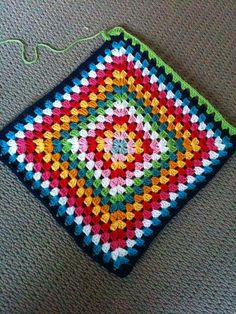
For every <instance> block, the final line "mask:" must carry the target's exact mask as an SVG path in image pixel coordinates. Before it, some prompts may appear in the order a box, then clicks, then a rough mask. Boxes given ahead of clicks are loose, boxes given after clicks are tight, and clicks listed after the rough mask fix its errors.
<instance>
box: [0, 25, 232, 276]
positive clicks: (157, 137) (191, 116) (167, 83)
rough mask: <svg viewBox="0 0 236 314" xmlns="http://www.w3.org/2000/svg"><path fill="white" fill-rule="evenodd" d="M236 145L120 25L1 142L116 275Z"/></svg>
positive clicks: (223, 125) (4, 153) (10, 159)
mask: <svg viewBox="0 0 236 314" xmlns="http://www.w3.org/2000/svg"><path fill="white" fill-rule="evenodd" d="M235 149H236V129H235V128H234V127H232V126H230V125H229V123H227V122H226V121H225V120H224V119H223V117H222V116H221V115H220V114H219V113H218V112H217V111H216V110H215V109H214V108H213V106H212V105H211V104H209V102H208V101H207V100H206V99H204V98H203V97H202V96H201V95H200V94H199V93H198V92H196V91H195V90H194V89H193V88H192V87H191V86H189V85H188V84H187V83H186V82H185V81H183V80H182V79H181V78H180V77H179V76H178V75H177V74H176V73H175V72H174V71H173V70H172V69H171V68H170V67H169V66H168V65H166V64H165V63H164V62H163V61H162V60H161V59H160V58H159V57H158V56H156V54H155V53H154V52H152V51H151V50H150V48H148V47H147V46H145V45H144V44H143V43H141V42H140V41H139V40H138V39H136V38H135V37H134V36H132V35H130V34H129V33H127V32H126V31H125V30H123V29H122V28H114V29H113V30H111V31H110V32H108V33H107V40H106V42H105V43H104V44H103V45H102V47H101V48H100V49H98V50H97V51H96V52H95V53H94V54H93V55H92V56H91V57H90V58H89V59H88V60H87V61H86V62H85V63H83V64H82V65H81V66H79V68H78V69H77V70H76V71H74V72H73V73H72V74H71V75H70V76H69V77H68V78H67V79H66V80H64V81H63V82H62V83H61V84H60V85H59V86H57V87H56V88H55V89H54V90H53V91H51V92H50V93H49V94H48V95H46V96H45V97H43V98H42V99H41V100H39V101H37V102H36V103H35V104H34V105H33V106H31V107H30V108H29V109H27V110H26V111H24V112H23V113H22V114H21V115H20V116H19V117H18V118H17V119H16V120H15V121H13V122H12V123H10V124H9V125H8V126H7V127H5V128H4V130H3V131H2V132H1V139H0V157H1V160H3V161H4V162H5V163H6V164H8V165H9V167H10V168H11V169H12V170H13V171H15V173H16V174H17V176H18V177H19V178H20V180H22V182H24V184H25V185H26V186H27V187H28V188H29V189H30V190H31V191H32V193H34V195H35V196H37V197H39V198H40V199H41V200H42V202H43V203H44V204H45V205H46V206H47V207H48V208H49V209H50V211H51V212H52V214H53V215H54V216H55V217H56V219H57V220H58V221H59V222H60V223H61V224H62V225H64V226H65V227H66V228H67V230H68V231H69V232H70V233H71V234H72V235H73V236H74V238H75V240H76V241H77V243H78V244H79V246H80V247H82V248H83V249H84V250H85V251H86V252H87V253H88V254H89V255H90V256H92V257H93V258H94V259H95V260H97V261H98V262H100V263H101V264H102V265H104V266H105V267H107V268H108V269H109V270H110V271H112V272H114V273H116V274H117V275H119V276H125V275H127V274H128V273H129V272H130V271H131V269H132V267H133V265H134V263H135V262H136V261H137V259H138V258H139V257H140V255H141V254H142V252H143V251H144V250H145V249H146V248H147V247H148V245H149V243H150V241H151V240H152V239H153V238H154V237H155V236H156V235H157V233H158V232H159V231H160V230H161V229H162V228H163V226H164V225H165V224H166V223H167V222H168V221H169V220H170V219H171V218H172V217H173V216H174V215H175V214H176V213H177V212H178V211H179V210H180V209H181V208H182V206H183V205H184V204H185V203H186V202H187V201H188V199H190V198H191V197H192V196H193V195H194V194H195V193H196V192H197V191H198V190H199V189H200V188H202V187H203V186H204V184H206V183H207V182H208V181H209V180H210V179H211V178H212V176H213V175H214V174H215V173H216V172H217V170H218V169H219V168H220V167H221V166H222V165H223V163H224V162H225V161H226V160H227V159H228V158H229V156H230V155H231V154H232V153H233V152H234V151H235Z"/></svg>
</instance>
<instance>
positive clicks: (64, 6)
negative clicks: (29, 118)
mask: <svg viewBox="0 0 236 314" xmlns="http://www.w3.org/2000/svg"><path fill="white" fill-rule="evenodd" d="M0 6H1V7H0V11H1V21H0V27H1V28H0V32H1V36H0V37H1V38H6V37H22V38H24V39H25V40H26V41H27V43H28V44H29V50H28V51H29V55H30V52H31V47H33V46H34V44H35V43H36V42H37V41H46V42H50V43H52V44H54V45H58V46H63V45H64V44H66V43H68V42H69V41H71V40H73V39H74V38H75V37H77V36H78V35H83V36H85V35H88V34H93V33H96V32H97V31H99V30H102V29H106V28H112V27H114V26H116V25H121V26H124V27H126V28H127V30H129V31H130V32H133V33H134V34H135V35H136V36H138V37H139V38H140V39H142V40H143V41H144V42H145V43H147V44H149V45H150V46H151V47H152V48H153V49H154V50H155V51H156V52H157V53H158V54H159V55H160V56H161V57H163V58H164V59H165V60H166V61H167V62H168V63H169V64H170V65H171V66H172V67H173V68H174V69H175V70H176V71H177V72H179V73H180V74H181V75H182V76H183V77H184V78H185V79H186V80H187V81H189V82H190V83H191V84H192V85H193V86H194V87H195V88H197V89H198V90H199V91H200V92H201V93H202V94H203V95H204V96H205V97H206V98H208V99H209V100H210V101H211V102H212V103H213V104H214V105H215V106H216V108H218V109H219V110H220V111H221V112H222V113H223V115H224V116H225V118H226V119H227V120H228V121H229V122H231V123H232V124H234V125H236V103H235V98H236V86H235V85H234V80H233V75H234V69H233V68H234V67H233V66H234V64H233V57H234V54H235V51H234V46H233V42H234V38H235V35H236V34H235V24H234V20H235V10H236V5H235V1H233V0H232V1H213V0H211V1H198V0H197V1H196V0H192V1H180V0H179V1H166V0H162V1H152V0H150V1H148V0H146V1H145V0H143V1H141V0H136V1H125V0H122V1H121V0H117V1H114V0H112V1H109V0H106V1H104V0H103V1H99V0H97V1H69V0H68V1H62V0H61V1H56V0H55V1H22V0H19V1H1V4H0ZM101 43H102V39H99V40H94V41H92V42H91V43H87V44H83V45H80V46H77V47H76V48H74V49H73V50H72V51H70V52H68V53H67V54H66V55H52V54H50V53H49V52H47V51H44V52H43V53H42V54H41V56H42V57H41V61H40V63H39V64H37V65H33V66H24V65H22V63H21V62H20V60H19V50H18V49H17V48H16V47H6V46H4V47H1V48H0V73H1V74H0V128H2V127H3V126H4V125H5V124H7V123H8V122H10V120H11V119H13V118H14V117H15V116H17V115H18V114H19V113H20V112H21V111H22V110H23V109H24V108H26V107H28V106H29V105H30V104H32V103H33V102H34V101H35V100H37V99H38V98H39V97H41V96H43V95H44V94H45V93H47V92H48V91H49V89H51V88H52V87H54V86H55V85H57V84H58V83H59V82H60V81H61V80H62V79H63V78H64V77H65V76H66V75H68V74H69V73H70V72H71V71H72V70H73V69H74V68H76V66H77V65H78V64H80V63H81V62H82V61H83V60H84V59H86V57H87V56H88V55H89V54H90V52H92V51H93V50H94V49H96V48H97V47H98V46H99V45H100V44H101ZM235 190H236V154H234V155H233V156H232V157H231V158H230V160H229V161H228V162H227V163H226V164H225V166H224V167H223V169H222V170H221V171H220V172H219V173H218V174H217V175H216V177H215V178H214V179H213V180H212V181H211V182H210V183H209V184H208V185H207V186H206V187H205V188H204V189H203V190H201V191H200V192H199V193H198V195H197V196H196V197H194V199H192V200H191V201H190V202H189V203H188V204H187V205H186V206H185V207H184V208H183V210H182V211H181V212H180V213H179V214H178V216H177V217H176V218H175V219H173V220H172V222H171V223H169V224H168V226H166V228H165V229H164V230H163V231H162V233H161V234H160V235H159V236H158V237H157V238H156V239H155V240H154V241H153V243H152V245H151V247H150V248H149V250H148V251H147V252H146V253H145V255H144V256H143V257H142V259H141V260H140V261H139V262H138V264H137V265H136V267H135V268H134V270H133V272H132V273H131V275H129V276H128V277H127V278H125V279H120V278H117V277H115V276H114V275H111V274H109V273H108V272H107V271H106V270H105V269H103V268H101V267H99V266H98V265H97V264H96V263H95V262H93V261H92V260H91V259H90V258H89V257H87V256H86V255H85V254H84V253H82V252H81V251H80V250H79V249H78V248H77V246H76V245H75V243H74V242H73V240H72V239H71V238H70V236H69V235H68V234H67V232H66V231H65V230H64V229H63V228H61V227H59V226H58V225H57V224H56V223H55V221H54V219H53V218H52V217H51V215H50V214H49V212H48V211H47V209H46V208H45V207H44V206H43V205H41V204H40V202H39V201H38V200H36V199H35V198H34V197H33V196H32V195H31V194H30V193H29V192H28V191H27V190H26V188H24V187H23V186H22V185H21V184H20V182H19V181H18V180H16V178H15V176H14V175H13V174H11V172H10V170H9V169H8V168H7V167H6V166H4V165H3V164H2V163H0V209H1V210H0V226H1V227H0V228H1V231H0V232H1V246H0V258H1V277H0V289H1V294H0V312H1V313H9V314H10V313H50V314H51V313H65V314H66V313H95V314H96V313H98V314H100V313H131V314H132V313H166V314H169V313H171V314H172V313H174V314H179V313H181V314H182V313H184V314H186V313H191V314H192V313H193V314H194V313H201V314H203V313H219V314H221V313H230V314H231V313H235V309H236V302H235V300H234V298H233V295H234V292H235V286H234V283H235V279H236V278H235V273H234V272H233V267H234V266H233V265H234V252H233V246H234V245H235V238H234V233H233V226H235V218H236V215H235V212H236V193H235Z"/></svg>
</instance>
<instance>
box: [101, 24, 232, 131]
mask: <svg viewBox="0 0 236 314" xmlns="http://www.w3.org/2000/svg"><path fill="white" fill-rule="evenodd" d="M120 34H123V35H124V38H125V39H131V40H132V43H133V44H138V45H139V46H140V49H141V51H142V52H144V51H146V52H147V53H148V55H149V58H152V59H155V60H156V64H157V66H163V67H164V68H165V71H166V73H167V74H172V77H173V81H174V82H175V83H176V82H180V83H181V87H182V89H183V90H184V89H188V90H189V92H190V96H191V97H198V103H199V105H201V106H206V107H207V110H206V111H207V113H209V114H213V115H214V120H215V121H216V122H221V126H222V129H227V130H228V132H229V134H230V135H236V127H234V126H232V125H231V124H230V123H229V122H227V121H226V120H225V119H224V117H223V116H222V115H221V113H220V112H219V111H218V110H217V109H216V108H215V107H214V106H213V105H212V104H211V103H210V102H209V101H208V100H207V99H206V98H204V97H203V96H202V95H201V94H199V92H198V91H196V90H195V89H194V88H193V87H192V86H191V85H189V84H188V83H187V82H186V81H185V80H184V79H183V78H182V77H180V76H179V75H178V74H177V73H176V72H175V71H174V70H173V69H172V68H171V67H170V66H169V65H168V64H166V63H165V62H164V61H163V60H162V59H161V58H160V57H159V56H158V55H157V54H156V53H155V52H154V51H153V50H152V49H150V48H149V47H148V46H147V45H145V44H144V43H143V42H141V41H140V40H139V39H138V38H136V37H135V36H134V35H131V34H130V33H129V32H127V31H126V30H125V29H124V28H122V27H114V28H112V29H111V30H109V31H107V32H102V34H101V35H102V36H103V38H104V39H105V40H108V39H109V38H110V36H118V35H120Z"/></svg>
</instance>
